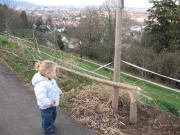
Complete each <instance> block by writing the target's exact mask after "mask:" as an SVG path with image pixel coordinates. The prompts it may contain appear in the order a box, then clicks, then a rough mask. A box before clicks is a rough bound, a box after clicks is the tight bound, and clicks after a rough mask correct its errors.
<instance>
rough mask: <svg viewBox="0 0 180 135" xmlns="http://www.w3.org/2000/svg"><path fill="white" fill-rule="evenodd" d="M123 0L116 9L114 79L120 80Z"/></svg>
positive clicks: (115, 101) (115, 102) (116, 95)
mask: <svg viewBox="0 0 180 135" xmlns="http://www.w3.org/2000/svg"><path fill="white" fill-rule="evenodd" d="M123 1H124V0H118V3H117V9H116V30H115V31H116V35H115V55H114V81H115V82H120V61H121V39H122V11H123V6H124V5H123V4H124V3H123ZM119 90H120V89H119V88H117V87H114V95H113V96H114V97H113V101H112V107H113V109H114V111H117V110H118V101H119Z"/></svg>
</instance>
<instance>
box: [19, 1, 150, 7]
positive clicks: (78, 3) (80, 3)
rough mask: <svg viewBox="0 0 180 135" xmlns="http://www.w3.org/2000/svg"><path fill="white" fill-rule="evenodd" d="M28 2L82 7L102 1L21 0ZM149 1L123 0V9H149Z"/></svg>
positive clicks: (99, 3)
mask: <svg viewBox="0 0 180 135" xmlns="http://www.w3.org/2000/svg"><path fill="white" fill-rule="evenodd" d="M22 1H29V2H32V3H35V4H39V5H51V6H59V5H74V6H84V5H101V4H102V3H103V1H104V0H22ZM148 1H149V0H124V3H125V7H137V8H148V7H150V5H149V3H148Z"/></svg>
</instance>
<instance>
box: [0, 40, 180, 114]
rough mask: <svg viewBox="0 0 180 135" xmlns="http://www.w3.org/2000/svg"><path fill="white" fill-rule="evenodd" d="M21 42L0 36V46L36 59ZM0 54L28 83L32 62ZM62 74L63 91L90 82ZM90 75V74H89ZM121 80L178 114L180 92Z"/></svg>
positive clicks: (87, 65)
mask: <svg viewBox="0 0 180 135" xmlns="http://www.w3.org/2000/svg"><path fill="white" fill-rule="evenodd" d="M22 44H23V43H22V42H18V43H17V42H15V41H9V42H7V40H6V39H5V38H4V37H0V46H1V47H3V48H7V49H8V50H10V51H17V50H20V51H19V52H20V53H19V54H18V55H19V56H23V57H25V58H28V59H33V58H36V59H38V55H37V54H36V53H35V52H34V51H33V49H31V48H27V47H26V46H24V45H22ZM26 44H27V43H26ZM29 46H31V47H33V45H30V44H29ZM22 48H23V49H22ZM40 50H41V51H43V52H46V53H48V54H50V55H53V56H54V57H57V58H61V60H63V61H66V62H69V63H71V64H75V65H78V66H80V67H83V68H85V69H88V70H90V71H93V70H95V69H96V68H98V67H99V66H97V65H94V64H91V63H88V62H85V61H82V62H81V61H80V60H79V59H78V58H76V57H71V56H70V54H68V53H65V52H62V51H61V52H60V51H59V50H53V49H48V48H46V47H40ZM1 54H2V57H3V58H4V59H5V60H6V61H7V62H8V64H9V65H10V66H11V67H12V68H13V69H14V70H15V71H16V72H18V73H21V74H22V75H23V76H24V78H27V82H28V83H30V81H31V78H32V76H33V74H34V73H35V71H31V70H32V69H33V64H32V65H28V66H26V64H23V63H22V61H20V60H18V59H16V58H14V57H12V56H8V55H6V54H4V53H2V52H0V55H1ZM40 57H42V58H43V59H51V60H54V61H56V62H58V61H57V59H53V58H50V57H49V56H47V55H45V54H40ZM17 63H22V64H20V65H19V64H17ZM66 66H67V65H66ZM68 67H69V68H70V66H68ZM71 68H72V69H75V70H78V69H77V68H74V67H71ZM29 70H30V71H29ZM23 71H26V72H23ZM78 71H80V72H83V73H87V74H90V73H88V72H85V71H82V70H78ZM97 73H99V74H102V75H104V76H108V77H109V78H111V79H112V78H113V72H112V71H109V70H106V69H101V70H99V71H98V72H97ZM63 75H64V76H65V78H61V79H58V80H57V81H58V83H59V85H60V86H61V88H63V89H64V90H65V91H69V90H71V89H72V88H80V87H81V86H82V85H84V84H85V85H87V84H91V83H92V81H90V80H88V79H84V78H81V77H77V76H76V75H71V74H69V73H63ZM90 75H92V74H90ZM121 82H123V83H129V84H134V85H137V86H140V87H141V88H142V89H143V93H144V94H146V95H147V96H150V97H152V98H153V99H154V100H153V101H149V100H148V99H146V98H143V97H140V98H141V99H142V100H143V101H145V102H147V103H149V104H151V105H153V106H157V107H160V108H161V109H163V110H165V111H168V112H172V113H174V114H176V115H178V114H177V110H180V102H179V99H180V94H179V93H176V92H172V91H169V90H167V89H164V88H161V87H158V86H155V85H151V84H148V83H146V82H141V81H139V80H137V79H134V78H132V77H128V76H126V75H122V74H121Z"/></svg>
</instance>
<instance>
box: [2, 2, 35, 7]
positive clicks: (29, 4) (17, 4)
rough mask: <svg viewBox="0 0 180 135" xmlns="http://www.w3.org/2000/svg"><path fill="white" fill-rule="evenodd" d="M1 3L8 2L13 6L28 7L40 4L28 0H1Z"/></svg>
mask: <svg viewBox="0 0 180 135" xmlns="http://www.w3.org/2000/svg"><path fill="white" fill-rule="evenodd" d="M0 3H1V4H7V5H11V6H12V7H14V6H15V7H26V8H30V7H36V6H38V5H36V4H34V3H31V2H26V1H19V0H0Z"/></svg>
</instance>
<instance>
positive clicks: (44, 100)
mask: <svg viewBox="0 0 180 135" xmlns="http://www.w3.org/2000/svg"><path fill="white" fill-rule="evenodd" d="M34 91H35V95H36V99H37V101H38V102H39V103H40V104H41V106H44V107H49V106H50V104H51V101H50V99H49V98H48V97H47V89H46V87H45V86H43V85H38V86H36V87H35V88H34Z"/></svg>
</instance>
